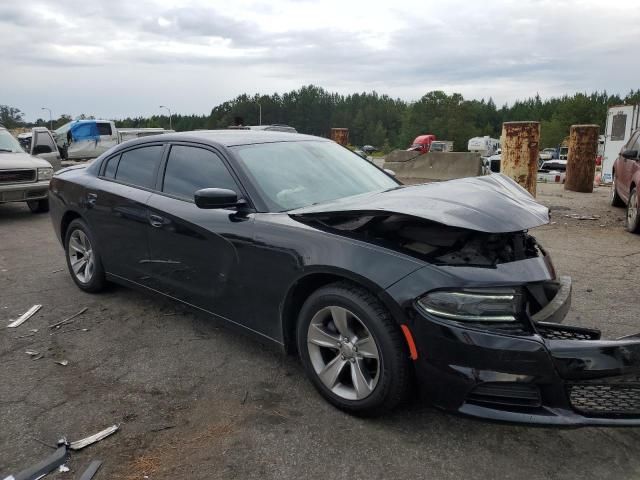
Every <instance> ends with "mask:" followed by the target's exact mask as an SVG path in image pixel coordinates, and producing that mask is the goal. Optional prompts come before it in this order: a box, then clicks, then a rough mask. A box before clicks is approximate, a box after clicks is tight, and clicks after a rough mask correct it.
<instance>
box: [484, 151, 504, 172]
mask: <svg viewBox="0 0 640 480" xmlns="http://www.w3.org/2000/svg"><path fill="white" fill-rule="evenodd" d="M501 162H502V150H500V149H498V153H496V154H495V155H491V156H490V157H487V158H486V161H485V165H486V167H487V168H488V169H489V171H490V172H493V173H500V163H501Z"/></svg>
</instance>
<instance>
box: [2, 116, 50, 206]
mask: <svg viewBox="0 0 640 480" xmlns="http://www.w3.org/2000/svg"><path fill="white" fill-rule="evenodd" d="M51 177H53V167H52V166H51V163H49V162H48V161H46V160H43V159H41V158H37V157H34V156H31V155H29V154H28V153H26V152H25V151H24V150H23V148H22V147H21V146H20V143H19V142H18V140H17V139H16V138H15V137H14V136H13V135H11V133H9V131H8V130H7V129H6V128H3V127H0V203H6V202H27V205H28V206H29V208H30V209H31V211H32V212H34V213H40V212H47V211H49V197H48V193H49V181H50V180H51Z"/></svg>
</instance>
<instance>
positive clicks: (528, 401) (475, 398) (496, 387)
mask: <svg viewBox="0 0 640 480" xmlns="http://www.w3.org/2000/svg"><path fill="white" fill-rule="evenodd" d="M467 401H468V402H471V403H476V404H483V405H484V406H487V407H490V406H493V407H497V408H500V407H527V408H535V407H539V406H540V405H541V399H540V390H539V389H538V387H537V385H532V384H529V383H517V382H487V383H482V384H480V385H478V386H477V387H476V388H474V389H473V390H472V391H471V393H470V394H469V395H468V396H467Z"/></svg>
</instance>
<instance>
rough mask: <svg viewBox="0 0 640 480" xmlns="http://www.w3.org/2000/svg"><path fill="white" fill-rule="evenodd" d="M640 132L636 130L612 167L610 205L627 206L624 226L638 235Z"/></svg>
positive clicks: (639, 223) (639, 225)
mask: <svg viewBox="0 0 640 480" xmlns="http://www.w3.org/2000/svg"><path fill="white" fill-rule="evenodd" d="M638 189H640V130H636V131H635V132H634V133H633V134H632V135H631V138H630V139H629V141H628V142H627V143H626V144H625V146H624V147H623V149H622V150H621V151H620V154H619V155H618V158H616V160H615V162H614V163H613V167H612V184H611V205H613V206H615V207H623V206H625V205H626V206H627V215H626V221H625V226H626V228H627V230H628V231H630V232H633V233H640V213H639V212H640V200H639V198H638V197H639V195H640V193H639V192H638Z"/></svg>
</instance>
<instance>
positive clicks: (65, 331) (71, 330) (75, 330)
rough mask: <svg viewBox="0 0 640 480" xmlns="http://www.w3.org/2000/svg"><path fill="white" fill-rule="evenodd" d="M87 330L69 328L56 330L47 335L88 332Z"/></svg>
mask: <svg viewBox="0 0 640 480" xmlns="http://www.w3.org/2000/svg"><path fill="white" fill-rule="evenodd" d="M88 331H89V329H88V328H70V329H69V330H60V331H58V330H56V331H55V332H51V333H50V334H49V335H55V334H58V335H61V334H63V333H69V332H88Z"/></svg>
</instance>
